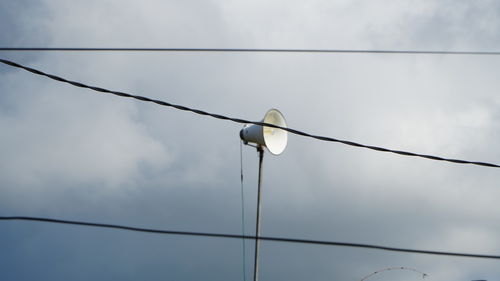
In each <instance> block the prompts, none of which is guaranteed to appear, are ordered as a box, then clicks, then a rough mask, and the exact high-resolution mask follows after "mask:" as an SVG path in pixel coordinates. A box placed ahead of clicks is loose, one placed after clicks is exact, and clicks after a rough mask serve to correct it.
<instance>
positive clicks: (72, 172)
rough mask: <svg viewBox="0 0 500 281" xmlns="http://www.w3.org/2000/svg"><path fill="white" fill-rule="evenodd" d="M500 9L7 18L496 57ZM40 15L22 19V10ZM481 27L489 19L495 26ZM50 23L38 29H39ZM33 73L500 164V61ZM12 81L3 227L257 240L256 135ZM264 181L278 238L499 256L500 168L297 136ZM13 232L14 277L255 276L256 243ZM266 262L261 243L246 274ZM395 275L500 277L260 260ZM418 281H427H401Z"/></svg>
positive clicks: (89, 5) (150, 66) (146, 36)
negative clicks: (474, 51) (45, 219)
mask: <svg viewBox="0 0 500 281" xmlns="http://www.w3.org/2000/svg"><path fill="white" fill-rule="evenodd" d="M4 5H6V4H4ZM11 5H12V4H11ZM491 7H493V6H490V5H489V4H488V5H484V6H482V4H481V5H479V4H478V5H476V6H475V5H472V4H466V3H464V2H460V3H457V4H455V2H453V3H451V2H446V3H445V4H442V3H436V2H430V1H424V2H418V3H415V2H411V1H402V2H398V3H394V2H391V4H390V5H389V2H387V3H385V4H384V5H383V4H380V3H378V2H377V3H376V2H364V1H355V2H351V1H341V2H336V3H331V2H325V1H313V2H308V3H302V2H300V1H286V3H285V2H284V1H276V2H269V1H267V2H265V1H258V2H255V3H251V4H249V3H238V2H231V3H226V2H221V1H209V2H206V1H205V2H190V1H187V2H186V1H184V2H178V1H142V2H141V3H132V2H123V1H107V2H105V3H103V2H102V1H86V2H85V3H72V2H64V3H61V2H60V1H42V2H40V7H39V8H34V9H33V10H30V12H29V13H28V15H30V16H29V17H27V18H26V22H25V21H24V19H23V20H18V19H16V18H15V17H12V16H9V17H4V19H3V20H4V21H6V22H13V24H11V25H12V26H16V30H18V33H19V34H18V35H17V36H18V37H16V38H30V35H34V36H35V35H36V36H37V37H33V38H38V37H39V38H46V39H44V40H48V41H45V42H42V43H44V44H45V43H47V44H49V45H53V46H90V47H93V46H104V47H114V46H120V47H121V46H123V47H135V46H145V47H290V48H300V47H310V48H316V47H317V48H348V49H357V48H359V49H370V48H383V49H390V48H395V49H402V48H408V49H419V48H436V49H447V48H450V49H451V48H455V47H456V48H459V47H460V48H462V47H471V48H472V47H474V48H476V47H477V48H482V47H484V48H486V47H488V46H492V42H497V39H496V37H495V36H494V32H493V31H492V30H489V29H488V28H487V27H488V26H490V24H491V26H496V25H495V23H496V22H495V21H496V20H495V16H494V14H495V12H494V10H495V9H494V8H491ZM24 8H26V7H25V6H22V7H14V8H11V9H10V10H9V11H10V12H9V15H14V14H18V13H20V10H22V9H24ZM490 8H491V9H490ZM488 9H490V10H491V11H489V10H488ZM4 11H5V10H4ZM483 12H485V13H486V14H487V15H488V16H487V17H481V20H479V19H478V16H477V15H478V14H481V13H483ZM7 19H8V20H7ZM469 19H473V20H469ZM34 25H36V26H37V28H40V29H37V30H35V32H32V30H30V29H29V26H34ZM2 26H7V25H2ZM491 28H493V27H491ZM493 29H494V28H493ZM472 34H474V35H472ZM4 36H5V35H4ZM6 40H7V39H6ZM11 40H13V41H11ZM16 40H20V41H16ZM8 41H9V43H12V44H14V43H16V42H21V43H22V44H26V45H30V44H34V45H36V44H42V43H41V41H36V40H35V39H34V41H22V40H21V39H8ZM21 43H20V44H21ZM3 57H6V58H7V59H9V58H11V59H16V58H18V57H16V56H14V54H11V53H8V54H3ZM25 60H26V61H28V64H29V65H31V66H33V67H37V68H40V69H42V70H45V71H47V72H51V73H55V74H58V75H61V76H64V77H67V78H69V79H74V80H77V81H82V82H85V83H89V84H92V85H97V86H102V87H107V88H110V89H115V90H120V91H126V92H131V93H134V94H138V95H144V96H148V97H153V98H157V99H162V100H166V101H169V102H173V103H178V104H183V105H187V106H192V107H195V108H200V109H205V110H208V111H211V112H217V113H222V114H227V115H230V116H234V117H241V118H247V119H252V120H259V119H260V118H261V117H262V115H263V114H264V113H265V112H266V110H267V109H268V108H271V107H277V108H279V109H280V110H281V111H282V112H283V113H284V114H285V117H286V118H287V121H288V124H289V125H290V126H291V127H294V128H297V129H302V130H305V131H308V132H311V133H317V134H322V135H328V136H332V137H338V138H342V139H347V140H353V141H359V142H362V143H366V144H372V145H378V146H386V147H389V148H394V149H403V150H410V151H416V152H421V153H429V154H437V155H441V156H446V157H452V158H466V159H472V160H484V161H491V162H498V161H496V159H497V158H498V157H497V156H498V155H499V151H498V149H496V146H495V145H496V142H495V140H496V139H497V136H498V133H497V131H498V130H497V125H496V124H497V119H498V116H499V115H498V110H497V108H498V106H497V105H498V104H499V98H498V95H497V94H496V89H497V86H498V82H497V78H496V67H497V65H496V62H495V60H494V59H492V58H491V57H488V58H486V57H458V56H454V57H451V56H450V57H446V56H396V55H394V56H389V55H354V54H350V55H347V54H346V55H324V56H323V55H321V56H320V55H313V54H300V55H297V54H294V55H292V54H237V53H231V54H222V53H210V54H207V53H196V54H194V53H40V54H37V55H36V56H33V57H32V58H29V60H28V58H26V57H21V61H22V62H25V63H26V61H25ZM0 69H1V70H0V71H2V72H1V76H0V79H1V83H0V91H1V95H0V128H2V131H3V132H5V134H3V135H2V138H0V146H1V147H3V149H2V150H1V151H0V153H1V155H2V158H1V160H0V168H1V169H0V190H1V192H2V196H1V197H0V203H1V204H0V210H1V211H2V213H3V214H14V215H16V214H19V215H24V214H33V215H40V216H42V215H47V216H54V217H62V218H69V219H82V220H91V221H99V222H110V223H123V224H130V225H137V226H144V227H159V228H167V229H178V230H194V231H209V232H221V233H240V231H241V221H240V220H241V213H240V212H241V209H240V204H241V203H240V202H241V201H240V200H241V197H240V196H241V195H240V182H239V179H240V178H239V176H240V175H239V173H240V167H239V161H240V159H239V143H238V142H239V140H238V131H239V130H240V128H241V125H240V124H233V123H231V122H226V121H219V120H215V119H211V118H207V117H203V116H198V115H195V114H192V113H187V112H180V111H177V110H174V109H171V108H166V107H160V106H157V105H153V104H147V103H143V102H139V101H132V100H129V99H123V98H119V97H113V96H108V95H104V94H99V93H94V92H91V91H89V90H84V89H76V88H74V87H72V86H69V85H63V84H60V83H57V82H54V81H50V80H47V79H45V78H41V77H36V76H33V75H31V74H28V73H24V72H22V71H14V70H11V68H8V67H4V66H2V67H1V68H0ZM243 164H244V166H243V170H244V174H245V177H244V178H245V181H244V189H245V194H244V195H245V200H246V201H245V207H246V209H245V210H246V225H245V226H246V231H247V233H249V234H250V233H253V232H252V231H253V229H254V228H253V227H254V220H255V219H254V211H255V196H256V194H255V193H256V191H255V185H256V181H257V179H256V176H257V170H256V165H257V158H256V154H255V151H254V149H253V148H250V147H246V146H245V147H243ZM264 167H265V171H264V172H265V174H264V194H263V196H264V197H263V228H262V230H263V234H265V235H276V236H285V237H294V238H314V239H324V240H336V241H351V242H360V243H375V244H381V245H387V246H399V247H408V248H426V249H431V250H432V249H435V248H440V249H441V250H452V249H456V250H464V251H471V252H481V251H487V250H491V251H494V250H495V249H496V248H498V245H497V244H498V243H497V241H496V239H495V237H497V236H498V235H496V234H497V233H498V229H497V228H496V227H495V226H494V224H493V223H492V222H494V221H496V220H497V215H496V214H497V213H498V210H497V209H498V208H497V206H496V204H495V200H494V198H496V197H497V196H496V195H497V193H498V192H497V190H496V189H497V188H496V187H497V183H498V175H497V172H496V170H494V169H488V168H479V167H473V166H460V165H454V164H447V163H440V162H432V161H429V160H423V159H416V158H411V157H401V156H396V155H392V154H384V153H380V152H374V151H369V150H364V149H358V148H352V147H348V146H345V145H342V144H334V143H325V142H319V141H313V140H311V139H307V138H302V137H298V136H294V135H291V136H290V138H289V145H288V147H287V150H286V151H285V152H284V154H283V155H281V156H280V157H272V156H271V155H269V154H266V156H265V163H264ZM0 227H1V228H2V229H0V231H1V232H2V233H3V235H4V237H7V238H8V240H6V241H4V242H2V247H4V249H6V251H5V252H6V253H7V254H5V255H3V256H4V258H3V259H2V260H1V261H2V262H4V263H5V264H8V268H10V270H9V271H8V272H4V273H2V277H4V278H6V279H9V278H10V279H18V280H20V279H21V280H22V279H23V278H24V279H26V280H29V279H33V278H32V277H33V276H34V275H36V276H37V277H40V278H41V279H44V278H45V279H47V280H49V279H67V277H68V276H72V277H74V278H73V279H78V278H80V279H90V278H93V279H102V280H104V279H111V278H115V279H116V278H117V277H118V278H120V279H127V278H129V279H137V277H139V276H141V277H144V276H148V279H164V278H165V276H169V277H172V278H174V277H175V279H186V280H199V279H204V280H206V279H208V280H235V279H238V278H241V262H242V259H241V241H226V240H210V239H202V238H191V237H190V238H188V237H184V238H181V237H174V236H172V237H164V236H161V237H157V236H143V235H138V234H132V233H122V232H113V231H100V230H92V229H80V228H66V227H59V226H50V225H46V226H45V225H25V224H22V223H11V224H2V225H0ZM476 240H477V241H476ZM251 249H252V243H251V242H250V241H249V242H248V243H247V270H248V272H247V274H248V275H247V276H250V272H251V266H252V255H251ZM46 253H50V255H47V254H46ZM6 257H8V258H6ZM0 258H1V257H0ZM26 263H29V264H35V263H36V264H37V265H36V266H34V267H35V268H34V269H33V270H32V271H30V272H28V271H23V272H20V271H19V270H17V269H16V268H19V265H20V264H26ZM54 265H58V266H54ZM390 266H409V267H414V268H418V269H419V270H421V271H423V272H426V273H428V274H429V275H430V276H431V277H432V278H436V280H438V279H443V280H445V279H446V280H448V279H452V278H453V279H465V280H469V279H473V278H476V276H477V274H478V273H481V274H484V275H482V276H485V277H481V278H487V276H496V275H495V274H497V266H496V264H493V263H490V262H488V261H470V260H467V259H463V260H457V259H451V258H447V257H430V256H424V255H404V254H394V253H383V252H380V251H368V250H356V249H348V248H324V247H310V246H304V245H289V244H274V243H263V248H262V279H263V280H264V279H272V280H301V279H311V280H332V279H339V280H340V279H350V280H359V279H360V278H362V277H363V276H366V275H367V274H369V273H370V272H373V271H375V270H377V269H381V268H386V267H390ZM47 268H54V270H47ZM75 275H76V277H75ZM497 275H498V274H497ZM401 277H408V278H410V275H406V274H403V273H394V274H392V273H391V274H388V275H384V278H386V279H387V280H400V279H401ZM469 277H470V278H469ZM356 278H357V279H356ZM415 278H418V276H415ZM467 278H469V279H467Z"/></svg>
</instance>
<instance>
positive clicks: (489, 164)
mask: <svg viewBox="0 0 500 281" xmlns="http://www.w3.org/2000/svg"><path fill="white" fill-rule="evenodd" d="M0 62H1V63H3V64H6V65H9V66H13V67H17V68H21V69H24V70H26V71H29V72H31V73H34V74H37V75H41V76H45V77H48V78H50V79H53V80H56V81H59V82H63V83H68V84H71V85H73V86H76V87H80V88H86V89H90V90H93V91H96V92H101V93H107V94H112V95H116V96H120V97H126V98H133V99H137V100H140V101H145V102H152V103H155V104H158V105H162V106H167V107H173V108H175V109H178V110H182V111H189V112H193V113H196V114H199V115H205V116H210V117H213V118H216V119H221V120H228V121H232V122H235V123H240V124H255V125H260V126H266V127H272V128H277V129H282V130H285V131H287V132H289V133H292V134H295V135H299V136H304V137H309V138H313V139H317V140H321V141H326V142H337V143H342V144H345V145H349V146H354V147H361V148H367V149H370V150H375V151H380V152H390V153H394V154H398V155H403V156H413V157H420V158H426V159H430V160H436V161H446V162H452V163H456V164H470V165H477V166H484V167H492V168H500V165H497V164H493V163H487V162H478V161H468V160H461V159H452V158H444V157H440V156H435V155H428V154H419V153H415V152H409V151H402V150H394V149H389V148H384V147H378V146H372V145H365V144H360V143H357V142H353V141H348V140H341V139H336V138H332V137H326V136H321V135H314V134H309V133H306V132H303V131H299V130H296V129H292V128H284V127H280V126H277V125H274V124H269V123H264V122H258V121H250V120H245V119H240V118H233V117H228V116H225V115H221V114H216V113H210V112H206V111H203V110H200V109H194V108H190V107H187V106H183V105H178V104H173V103H169V102H166V101H161V100H156V99H151V98H148V97H144V96H137V95H132V94H128V93H124V92H118V91H113V90H108V89H105V88H100V87H96V86H89V85H86V84H83V83H80V82H76V81H71V80H67V79H65V78H62V77H59V76H56V75H53V74H49V73H45V72H42V71H40V70H37V69H34V68H31V67H27V66H23V65H20V64H18V63H15V62H12V61H9V60H5V59H0Z"/></svg>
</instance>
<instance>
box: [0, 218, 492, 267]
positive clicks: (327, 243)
mask: <svg viewBox="0 0 500 281" xmlns="http://www.w3.org/2000/svg"><path fill="white" fill-rule="evenodd" d="M0 221H37V222H45V223H58V224H69V225H80V226H88V227H98V228H110V229H119V230H128V231H136V232H143V233H156V234H166V235H184V236H199V237H213V238H232V239H252V240H257V239H258V240H264V241H272V242H284V243H295V244H297V243H298V244H310V245H321V246H337V247H349V248H363V249H372V250H382V251H390V252H402V253H412V254H426V255H438V256H454V257H463V258H481V259H495V260H500V255H483V254H471V253H457V252H444V251H430V250H417V249H407V248H396V247H387V246H379V245H373V244H359V243H350V242H334V241H324V240H309V239H295V238H283V237H270V236H259V237H257V236H253V235H237V234H222V233H208V232H192V231H175V230H162V229H152V228H140V227H133V226H125V225H117V224H107V223H93V222H84V221H72V220H60V219H51V218H42V217H26V216H0Z"/></svg>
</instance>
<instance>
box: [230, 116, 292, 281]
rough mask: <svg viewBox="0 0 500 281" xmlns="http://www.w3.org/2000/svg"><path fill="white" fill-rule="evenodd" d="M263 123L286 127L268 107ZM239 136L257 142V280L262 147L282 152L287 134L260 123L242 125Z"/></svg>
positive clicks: (255, 271) (256, 271)
mask: <svg viewBox="0 0 500 281" xmlns="http://www.w3.org/2000/svg"><path fill="white" fill-rule="evenodd" d="M262 122H263V123H268V124H272V125H276V126H280V127H282V128H287V126H286V121H285V117H283V114H281V112H280V111H279V110H277V109H270V110H268V111H267V113H266V115H264V119H262ZM240 138H241V140H242V141H243V142H244V143H245V144H248V143H249V142H251V143H255V144H257V146H256V147H257V152H258V153H259V181H258V188H257V218H256V223H255V224H256V225H255V237H256V239H255V255H254V267H253V280H254V281H258V280H259V244H260V240H259V236H260V222H261V217H260V210H261V207H260V206H261V201H262V192H261V187H262V162H263V160H264V149H263V147H267V150H269V152H271V154H273V155H279V154H281V153H283V151H284V150H285V147H286V144H287V142H288V134H287V132H286V131H285V130H282V129H277V128H271V127H266V126H260V125H250V126H247V125H245V127H243V129H241V131H240Z"/></svg>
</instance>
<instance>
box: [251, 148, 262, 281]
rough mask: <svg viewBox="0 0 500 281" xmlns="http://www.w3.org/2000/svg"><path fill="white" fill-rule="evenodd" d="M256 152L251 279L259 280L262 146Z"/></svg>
mask: <svg viewBox="0 0 500 281" xmlns="http://www.w3.org/2000/svg"><path fill="white" fill-rule="evenodd" d="M257 152H258V153H259V184H258V188H257V219H256V223H255V224H256V226H255V237H256V239H255V255H254V258H255V259H254V267H253V280H254V281H258V280H259V244H260V240H259V236H260V209H261V208H260V202H261V197H262V195H261V187H262V161H263V159H264V149H263V148H262V146H260V145H259V146H258V147H257Z"/></svg>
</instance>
